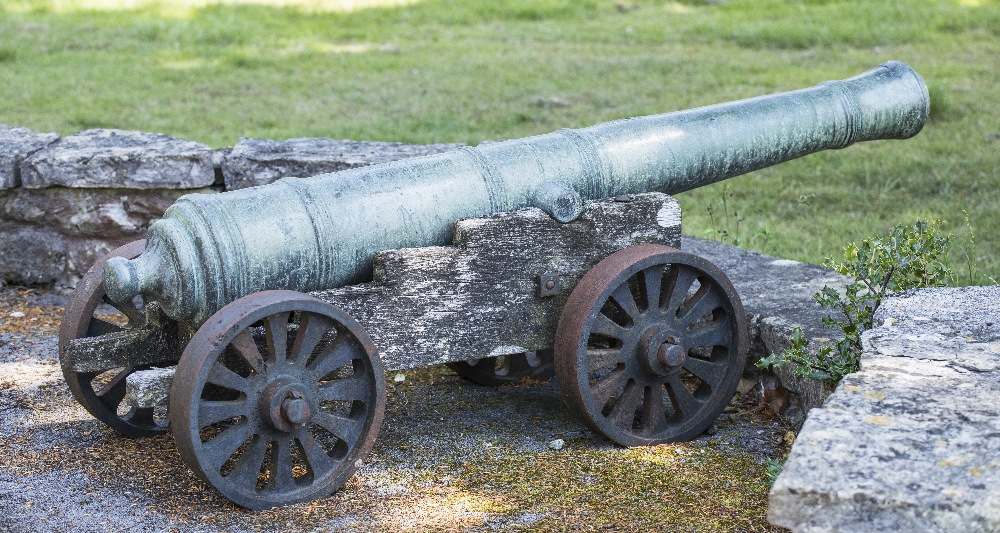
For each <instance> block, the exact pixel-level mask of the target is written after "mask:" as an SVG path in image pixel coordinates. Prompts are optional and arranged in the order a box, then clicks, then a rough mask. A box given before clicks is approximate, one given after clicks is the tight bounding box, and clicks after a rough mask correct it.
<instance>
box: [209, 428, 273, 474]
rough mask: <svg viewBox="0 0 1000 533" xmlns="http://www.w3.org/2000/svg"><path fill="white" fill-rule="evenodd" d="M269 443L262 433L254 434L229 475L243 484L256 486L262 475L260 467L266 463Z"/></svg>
mask: <svg viewBox="0 0 1000 533" xmlns="http://www.w3.org/2000/svg"><path fill="white" fill-rule="evenodd" d="M268 444H269V443H268V441H267V440H266V439H263V438H261V436H260V435H254V436H253V440H252V441H250V445H249V446H247V448H246V450H244V451H243V455H241V456H240V458H239V460H237V461H236V466H234V467H233V470H232V471H231V472H229V475H228V476H227V477H229V478H231V479H235V480H237V482H238V483H239V484H241V485H243V486H247V485H249V486H255V485H256V484H257V477H258V476H259V475H260V467H261V466H263V465H264V455H265V454H267V446H268ZM226 459H228V457H226ZM220 468H221V465H220Z"/></svg>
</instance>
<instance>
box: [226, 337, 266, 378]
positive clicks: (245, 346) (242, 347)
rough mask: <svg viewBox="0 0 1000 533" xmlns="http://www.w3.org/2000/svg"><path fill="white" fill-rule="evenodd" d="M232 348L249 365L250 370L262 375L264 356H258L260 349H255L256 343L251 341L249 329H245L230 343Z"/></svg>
mask: <svg viewBox="0 0 1000 533" xmlns="http://www.w3.org/2000/svg"><path fill="white" fill-rule="evenodd" d="M231 345H232V347H233V348H236V351H237V352H239V353H240V356H242V357H243V360H244V361H246V362H247V364H248V365H250V368H252V369H253V371H254V372H255V373H257V374H262V373H263V372H264V356H263V355H261V354H260V348H258V347H257V341H255V340H254V339H253V334H252V333H250V330H249V329H245V330H243V331H241V332H240V333H239V335H237V336H236V338H234V339H233V342H232V343H231Z"/></svg>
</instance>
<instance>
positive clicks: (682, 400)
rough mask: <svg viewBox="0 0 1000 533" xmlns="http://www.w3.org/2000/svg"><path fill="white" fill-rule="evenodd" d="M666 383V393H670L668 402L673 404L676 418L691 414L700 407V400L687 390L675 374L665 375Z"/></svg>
mask: <svg viewBox="0 0 1000 533" xmlns="http://www.w3.org/2000/svg"><path fill="white" fill-rule="evenodd" d="M666 385H667V394H668V395H670V403H671V404H673V406H674V411H676V412H677V418H678V419H682V418H688V417H690V416H693V415H694V413H695V412H696V411H698V410H699V409H701V406H702V402H701V400H698V399H697V398H695V397H694V395H693V394H691V391H689V390H687V387H685V386H684V383H682V382H681V380H680V378H678V377H677V375H676V374H671V375H669V376H667V382H666Z"/></svg>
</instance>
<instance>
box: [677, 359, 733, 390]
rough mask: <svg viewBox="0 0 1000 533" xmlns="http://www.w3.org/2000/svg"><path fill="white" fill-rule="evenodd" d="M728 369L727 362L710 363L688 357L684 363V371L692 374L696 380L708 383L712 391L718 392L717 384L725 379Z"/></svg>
mask: <svg viewBox="0 0 1000 533" xmlns="http://www.w3.org/2000/svg"><path fill="white" fill-rule="evenodd" d="M728 368H729V365H728V364H727V361H720V362H717V363H712V362H710V361H705V360H703V359H697V358H694V357H688V358H687V361H685V362H684V369H685V370H687V371H688V372H690V373H692V374H694V375H695V377H697V378H698V379H700V380H702V381H704V382H705V383H708V386H709V387H711V389H712V391H715V390H718V388H719V384H720V383H722V380H723V379H725V377H726V370H727V369H728Z"/></svg>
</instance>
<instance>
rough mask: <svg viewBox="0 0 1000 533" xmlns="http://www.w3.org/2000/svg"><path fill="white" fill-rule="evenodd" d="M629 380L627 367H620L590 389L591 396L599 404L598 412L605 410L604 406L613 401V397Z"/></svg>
mask: <svg viewBox="0 0 1000 533" xmlns="http://www.w3.org/2000/svg"><path fill="white" fill-rule="evenodd" d="M627 379H628V372H627V371H626V370H625V365H620V366H619V367H618V368H615V369H614V370H612V371H611V373H610V374H608V375H607V376H604V377H603V378H601V379H600V380H598V382H597V383H595V384H593V385H592V386H591V387H590V394H591V395H592V396H593V397H594V400H595V401H596V403H597V410H598V411H600V410H601V409H604V406H605V405H607V404H608V402H609V401H610V400H611V396H613V395H614V393H616V392H618V389H619V388H620V387H621V386H622V385H623V384H624V383H625V381H626V380H627Z"/></svg>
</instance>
